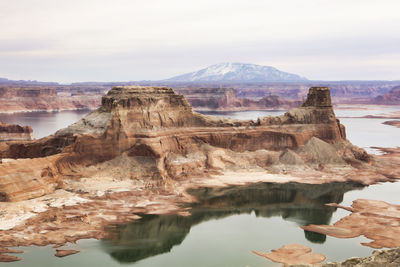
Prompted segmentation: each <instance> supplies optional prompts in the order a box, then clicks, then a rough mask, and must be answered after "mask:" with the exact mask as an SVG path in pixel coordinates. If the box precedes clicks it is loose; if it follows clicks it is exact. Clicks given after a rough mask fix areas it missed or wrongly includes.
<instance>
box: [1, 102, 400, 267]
mask: <svg viewBox="0 0 400 267" xmlns="http://www.w3.org/2000/svg"><path fill="white" fill-rule="evenodd" d="M398 110H400V109H396V108H394V111H398ZM372 112H375V113H372ZM387 112H388V110H386V109H382V110H375V111H369V110H356V111H354V110H337V111H336V114H337V115H338V116H339V117H355V116H357V117H360V116H364V115H370V114H379V113H387ZM390 112H392V110H391V111H390ZM208 113H212V114H215V115H219V116H228V117H233V118H239V119H256V118H257V117H260V116H265V115H273V116H275V115H279V114H282V113H283V112H277V111H251V112H208ZM32 114H33V113H30V114H29V116H32ZM84 114H85V112H77V113H74V112H72V113H71V112H69V113H68V114H63V115H62V114H61V112H60V113H59V114H54V113H40V114H39V115H37V116H36V117H35V116H34V117H35V118H33V119H32V121H36V122H38V123H36V124H32V126H33V128H34V131H35V132H37V133H38V135H37V137H40V135H42V134H44V133H45V132H54V131H55V130H57V129H58V128H61V127H64V126H66V125H67V124H69V123H70V122H71V121H70V120H67V119H65V118H66V117H67V118H70V119H71V120H72V118H75V119H78V118H79V117H81V116H83V115H84ZM352 114H354V116H353V115H352ZM18 115H19V116H16V117H15V116H14V115H2V116H3V117H0V120H4V118H7V116H10V119H11V117H12V118H13V119H14V121H12V122H15V123H21V122H29V119H27V118H28V117H24V115H23V114H18ZM64 115H65V116H64ZM4 116H5V117H4ZM62 118H64V119H62ZM18 120H20V121H18ZM383 121H386V120H385V119H360V118H342V119H341V122H342V123H343V124H345V126H346V129H347V135H348V138H349V140H350V141H351V142H352V143H354V144H356V145H358V146H361V147H366V148H368V147H370V146H389V147H393V146H400V138H399V137H400V129H399V128H395V127H393V126H387V125H383V124H381V122H383ZM49 125H52V126H51V127H48V126H49ZM43 127H44V128H45V129H44V128H43ZM39 133H40V134H39ZM398 192H400V183H394V184H390V183H385V184H379V185H373V186H369V187H364V188H362V187H360V186H357V185H355V184H339V183H333V184H326V185H302V184H295V183H290V184H283V185H277V184H270V183H262V184H255V185H251V186H240V187H231V188H223V189H201V190H197V191H193V192H192V194H194V195H196V196H197V197H198V199H199V200H200V202H199V203H198V204H196V205H195V206H193V207H192V215H191V216H188V217H180V216H176V215H165V216H149V215H145V216H143V219H142V220H140V221H137V222H133V223H130V224H126V225H121V226H119V227H117V229H115V230H113V231H112V232H111V239H110V240H107V241H97V240H81V241H79V242H78V243H77V244H76V245H70V247H71V248H75V249H78V250H81V252H80V253H78V254H76V255H72V256H69V257H65V258H61V259H60V258H56V257H53V256H52V255H53V253H54V250H53V249H52V248H51V247H50V246H48V247H27V248H23V250H25V251H26V253H24V254H23V255H22V257H23V258H24V260H23V261H20V262H15V263H10V264H4V265H7V266H12V267H15V266H99V267H100V266H137V267H139V266H143V267H150V266H243V267H244V266H280V265H279V264H276V263H272V262H270V261H268V260H266V259H264V258H261V257H259V256H256V255H254V254H252V253H251V251H252V250H259V251H266V252H268V251H270V250H271V249H276V248H279V247H280V246H282V245H284V244H290V243H300V244H303V245H306V246H309V247H311V248H312V249H313V250H314V251H315V252H319V253H322V254H325V255H326V256H327V258H328V260H329V261H334V260H344V259H346V258H349V257H353V256H366V255H369V254H370V253H371V251H372V249H370V248H368V247H364V246H361V245H360V242H365V241H367V240H366V239H365V238H354V239H338V238H332V237H326V236H325V235H321V234H315V233H310V232H305V231H303V230H302V229H301V228H300V227H299V226H301V225H306V224H310V223H314V224H331V223H334V222H335V221H337V220H338V219H340V218H342V217H343V216H346V215H347V214H349V213H348V212H347V211H345V210H341V209H335V208H332V207H327V206H325V205H324V204H325V203H329V202H337V203H342V204H344V205H351V202H352V201H353V200H355V199H357V198H369V199H377V200H384V201H388V202H391V203H396V204H400V199H399V198H398Z"/></svg>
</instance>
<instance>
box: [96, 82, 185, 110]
mask: <svg viewBox="0 0 400 267" xmlns="http://www.w3.org/2000/svg"><path fill="white" fill-rule="evenodd" d="M159 101H163V103H161V104H160V103H158V102H159ZM101 104H102V108H104V109H105V110H107V111H111V110H113V109H115V108H118V107H122V108H127V109H132V108H140V109H143V110H144V109H150V108H155V107H157V108H158V109H162V108H165V107H169V108H170V107H181V108H184V109H187V110H188V111H191V109H192V108H191V106H190V105H189V103H188V102H187V101H186V99H185V98H184V97H183V96H182V95H177V94H175V92H174V91H173V90H172V88H168V87H144V86H114V87H113V88H112V89H111V90H110V91H109V92H108V93H107V95H105V96H103V97H102V101H101ZM155 104H157V105H156V106H154V105H155Z"/></svg>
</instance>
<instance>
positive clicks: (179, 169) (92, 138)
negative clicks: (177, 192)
mask: <svg viewBox="0 0 400 267" xmlns="http://www.w3.org/2000/svg"><path fill="white" fill-rule="evenodd" d="M333 145H334V146H333ZM285 149H290V150H293V151H296V152H295V153H297V154H298V155H299V156H300V157H301V158H302V160H303V161H304V162H305V164H309V165H310V166H311V165H312V166H319V168H321V164H339V165H340V164H342V165H343V164H346V163H350V162H351V164H352V165H353V166H355V165H356V164H362V162H368V161H369V156H368V155H367V154H366V152H365V151H362V150H360V149H358V148H355V147H353V146H351V144H350V143H348V142H347V141H346V135H345V129H344V126H343V125H341V124H340V123H339V121H338V120H337V119H336V117H335V114H334V112H333V109H332V105H331V99H330V94H329V89H328V88H326V87H313V88H311V89H310V92H309V94H308V97H307V100H306V101H305V103H304V104H303V105H302V106H301V107H298V108H296V109H293V110H290V111H289V112H287V113H285V114H284V115H282V116H278V117H264V118H260V119H258V120H257V121H252V120H248V121H241V120H232V119H222V118H218V117H210V116H205V115H202V114H199V113H196V112H193V111H192V108H191V106H190V105H189V104H188V102H187V101H186V99H185V98H184V97H183V96H182V95H178V94H175V93H174V91H173V90H172V89H171V88H166V87H114V88H113V89H112V90H110V91H109V92H108V94H107V95H106V96H104V97H103V98H102V106H101V107H100V108H99V109H97V110H96V111H93V112H92V113H90V114H88V115H87V116H86V117H84V118H83V119H81V120H80V121H78V122H76V123H75V124H72V125H71V126H69V127H67V128H65V129H62V130H60V131H58V132H57V133H56V134H55V135H53V136H49V137H46V138H42V139H39V140H35V141H31V142H23V143H18V142H7V143H6V144H3V146H2V147H1V148H0V155H1V157H2V158H14V159H18V160H17V162H16V163H14V162H10V163H8V164H3V165H2V166H0V175H1V178H2V179H1V180H0V194H1V196H2V199H3V200H9V201H16V200H22V199H27V198H32V197H38V196H40V195H43V194H46V193H49V192H51V191H52V190H54V189H55V188H57V187H60V186H62V184H63V179H64V178H63V177H77V178H79V177H83V176H88V175H89V176H90V175H92V174H89V173H88V170H89V169H90V168H87V167H88V166H100V165H99V164H102V163H103V162H108V161H111V160H112V162H113V163H112V164H113V165H112V168H116V169H124V166H121V165H120V164H122V162H125V163H124V164H126V161H128V164H129V166H130V169H131V173H135V175H136V176H137V177H140V179H143V180H148V181H152V182H154V183H159V182H162V181H164V182H165V181H166V180H167V179H176V180H179V179H184V178H187V177H191V176H202V175H207V174H208V173H216V172H220V171H224V170H226V169H232V168H242V169H243V168H244V169H247V168H249V167H250V166H253V167H254V168H263V169H268V168H272V169H271V170H272V171H277V170H278V171H279V170H280V169H281V167H279V166H281V165H280V162H279V158H280V156H279V155H280V151H282V150H285ZM338 153H339V154H340V153H341V155H339V154H338ZM21 158H26V159H21ZM27 158H32V159H27ZM281 158H283V159H285V157H283V156H282V157H281ZM285 160H287V159H285ZM22 162H24V164H20V163H22ZM25 162H26V164H25ZM29 162H31V164H30V163H29ZM357 162H358V163H357ZM125 169H126V168H125ZM15 173H24V174H25V175H24V176H19V178H18V179H15Z"/></svg>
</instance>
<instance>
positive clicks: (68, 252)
mask: <svg viewBox="0 0 400 267" xmlns="http://www.w3.org/2000/svg"><path fill="white" fill-rule="evenodd" d="M76 253H79V250H73V249H69V250H67V249H56V254H54V256H56V257H59V258H61V257H65V256H69V255H73V254H76Z"/></svg>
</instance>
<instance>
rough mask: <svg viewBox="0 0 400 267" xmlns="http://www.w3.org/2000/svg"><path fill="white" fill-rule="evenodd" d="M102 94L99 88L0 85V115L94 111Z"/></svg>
mask: <svg viewBox="0 0 400 267" xmlns="http://www.w3.org/2000/svg"><path fill="white" fill-rule="evenodd" d="M57 89H60V90H61V91H58V90H57ZM67 89H69V90H68V91H67ZM72 90H74V91H73V93H72ZM82 90H85V91H87V93H84V92H83V91H82ZM80 91H81V93H79V92H80ZM103 94H104V90H103V91H101V88H98V90H95V91H93V90H92V89H91V88H87V87H86V88H76V87H73V88H69V87H67V88H66V87H63V86H38V85H4V84H3V85H1V84H0V113H14V112H31V111H61V110H78V109H95V108H97V107H98V106H99V105H100V99H101V95H103Z"/></svg>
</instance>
